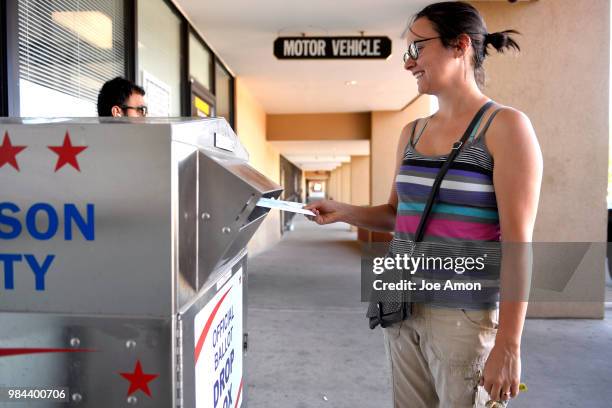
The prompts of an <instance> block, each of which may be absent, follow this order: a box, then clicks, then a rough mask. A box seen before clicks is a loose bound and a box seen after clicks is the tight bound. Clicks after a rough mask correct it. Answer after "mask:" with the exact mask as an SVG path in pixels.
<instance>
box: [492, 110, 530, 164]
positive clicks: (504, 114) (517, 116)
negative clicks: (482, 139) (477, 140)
mask: <svg viewBox="0 0 612 408" xmlns="http://www.w3.org/2000/svg"><path fill="white" fill-rule="evenodd" d="M487 147H488V148H489V150H490V151H491V154H492V155H493V157H494V158H495V156H496V155H499V154H500V153H502V152H503V154H504V156H506V155H509V156H512V155H513V152H514V153H516V154H520V153H521V152H523V153H525V152H526V151H530V150H531V151H533V150H535V151H538V152H539V150H540V148H539V144H538V140H537V137H536V134H535V130H534V129H533V125H532V124H531V120H529V117H528V116H527V115H526V114H525V113H523V112H521V111H520V110H518V109H515V108H512V107H508V106H502V107H501V110H500V111H499V113H498V114H497V116H496V117H495V119H494V120H493V122H492V123H491V127H490V128H489V130H488V131H487Z"/></svg>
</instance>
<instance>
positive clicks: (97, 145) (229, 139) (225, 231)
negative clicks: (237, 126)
mask: <svg viewBox="0 0 612 408" xmlns="http://www.w3.org/2000/svg"><path fill="white" fill-rule="evenodd" d="M0 186H2V195H0V329H1V330H2V335H1V336H0V387H2V386H7V387H12V386H14V387H40V386H45V387H67V389H68V390H69V394H68V398H69V401H71V402H72V403H73V405H74V406H78V407H82V408H85V407H86V408H108V407H124V406H125V407H129V406H138V407H177V408H178V407H194V406H195V407H197V408H217V407H219V408H221V407H223V408H225V407H229V406H231V407H232V408H235V407H242V408H244V407H246V395H245V393H246V385H245V383H246V379H245V378H244V374H243V366H244V362H243V359H244V355H245V353H243V344H244V340H243V338H244V334H245V323H246V315H245V308H246V301H245V300H246V284H247V282H246V280H247V252H246V244H247V243H248V241H249V239H250V238H251V237H252V235H253V234H254V233H255V231H256V230H257V228H258V227H259V225H260V224H261V222H262V221H263V219H264V218H265V216H266V215H267V212H268V210H267V209H264V208H261V207H257V206H256V203H257V201H258V200H259V199H260V198H262V197H267V198H276V197H278V196H279V195H280V193H281V191H282V189H281V188H280V186H278V185H277V184H275V183H273V182H271V181H270V180H268V179H267V178H266V177H265V176H263V175H262V174H261V173H259V172H257V171H256V170H254V169H253V168H252V167H250V166H249V165H248V153H247V152H246V150H245V149H244V147H243V146H242V145H241V144H240V141H239V140H238V138H237V136H236V135H235V133H234V132H233V130H232V129H231V128H230V127H229V125H228V124H227V122H226V121H225V120H223V119H217V118H210V119H204V120H195V119H181V118H168V119H161V118H146V119H140V120H130V119H127V118H124V119H123V120H113V119H103V118H100V119H94V118H86V119H21V118H3V119H0ZM23 402H25V405H24V406H29V405H28V404H27V402H28V401H23ZM64 403H65V401H64ZM3 404H5V402H3V401H2V400H1V399H0V407H1V406H4V405H3ZM11 406H12V405H11ZM35 406H37V407H57V406H61V405H58V402H56V401H37V402H36V404H35ZM70 406H72V405H70Z"/></svg>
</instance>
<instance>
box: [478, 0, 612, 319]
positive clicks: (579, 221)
mask: <svg viewBox="0 0 612 408" xmlns="http://www.w3.org/2000/svg"><path fill="white" fill-rule="evenodd" d="M474 5H475V6H476V7H477V8H478V9H479V10H480V11H481V12H482V13H483V16H484V18H485V21H486V22H487V25H488V28H489V31H490V32H493V31H499V30H504V29H509V28H513V29H516V30H518V31H520V32H521V33H522V35H520V36H518V37H517V39H518V42H519V44H520V46H521V49H522V52H521V53H520V54H518V55H517V56H509V55H494V56H492V57H491V58H489V59H488V61H487V63H486V70H487V76H488V81H487V86H486V91H485V92H486V93H487V95H489V96H490V97H492V98H493V99H494V100H496V101H498V102H500V103H502V104H506V105H510V106H513V107H515V108H517V109H520V110H521V111H523V112H525V113H526V114H527V115H528V116H529V118H530V119H531V121H532V123H533V126H534V128H535V131H536V133H537V136H538V140H539V141H540V145H541V147H542V152H543V155H544V178H543V184H542V192H541V199H540V206H539V210H538V217H537V222H536V227H535V237H534V240H535V241H541V242H572V241H575V242H604V241H606V226H607V211H606V190H607V168H608V141H609V137H610V133H609V124H608V117H609V107H608V104H609V88H610V87H609V76H610V68H609V61H610V2H609V0H539V1H535V2H528V3H516V4H508V3H499V2H475V3H474ZM550 261H551V263H550V264H549V265H540V267H549V268H552V267H553V266H552V265H553V264H554V260H550ZM604 261H605V253H604V251H603V245H601V248H600V249H595V248H593V249H592V250H590V251H589V252H587V254H586V256H585V257H584V259H583V260H582V262H581V263H580V265H579V267H578V270H577V272H576V273H575V274H574V276H573V277H572V278H571V280H570V281H569V283H568V286H567V288H566V291H565V292H564V293H563V294H558V293H554V292H550V293H548V292H542V291H540V294H545V295H546V296H548V297H549V298H551V299H553V300H555V302H549V303H535V302H532V303H531V304H530V306H529V315H530V316H547V317H592V318H603V315H604V304H603V301H604V289H605V284H604V277H605V275H604V273H605V271H604ZM567 298H573V299H576V298H582V299H586V298H590V299H592V302H568V301H565V300H564V299H567Z"/></svg>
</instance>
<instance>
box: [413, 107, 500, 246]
mask: <svg viewBox="0 0 612 408" xmlns="http://www.w3.org/2000/svg"><path fill="white" fill-rule="evenodd" d="M491 105H493V101H489V102H487V103H486V104H484V106H483V107H482V108H480V110H479V111H478V113H476V116H474V119H472V122H471V123H470V125H469V126H468V127H467V129H466V130H465V133H464V134H463V136H462V137H461V139H459V141H458V142H455V143H454V144H453V149H452V150H451V152H450V153H449V155H448V157H447V158H446V161H445V162H444V164H443V165H442V167H440V170H439V171H438V175H437V176H436V179H435V180H434V183H433V185H432V186H431V191H430V193H429V198H428V199H427V204H426V205H425V209H423V214H422V215H421V220H420V221H419V226H418V228H417V230H416V233H415V235H414V242H420V241H423V235H425V227H426V225H427V220H428V218H429V214H430V213H431V209H432V208H433V205H434V202H435V201H436V196H437V195H438V191H439V190H440V185H441V184H442V179H443V178H444V176H445V175H446V172H447V171H448V169H449V168H450V166H451V164H452V163H453V160H455V158H456V157H457V155H458V154H459V152H460V151H461V148H462V147H463V144H464V143H465V142H466V141H467V140H468V138H469V137H470V135H471V134H472V132H473V131H474V127H475V126H476V125H477V124H478V123H479V122H480V120H481V119H482V116H483V115H484V114H485V112H486V111H487V109H489V107H490V106H491Z"/></svg>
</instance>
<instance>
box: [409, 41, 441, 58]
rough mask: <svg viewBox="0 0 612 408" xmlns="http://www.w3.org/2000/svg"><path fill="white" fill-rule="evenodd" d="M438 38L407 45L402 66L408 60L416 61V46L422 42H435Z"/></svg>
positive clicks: (417, 54) (417, 56)
mask: <svg viewBox="0 0 612 408" xmlns="http://www.w3.org/2000/svg"><path fill="white" fill-rule="evenodd" d="M437 38H440V37H431V38H423V39H422V40H416V41H413V42H411V43H410V44H409V45H408V51H406V52H405V53H404V64H405V63H407V62H408V60H410V59H413V60H415V61H416V60H417V59H418V58H419V50H420V48H419V46H418V45H417V44H419V43H422V42H424V41H429V40H435V39H437Z"/></svg>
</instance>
